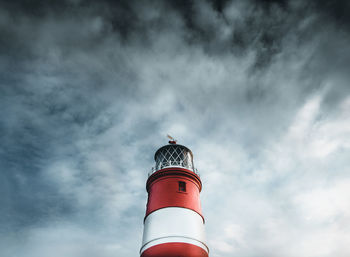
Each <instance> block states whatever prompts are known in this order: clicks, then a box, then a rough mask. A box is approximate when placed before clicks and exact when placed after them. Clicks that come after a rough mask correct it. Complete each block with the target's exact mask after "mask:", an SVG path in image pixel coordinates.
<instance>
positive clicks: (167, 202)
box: [146, 170, 203, 217]
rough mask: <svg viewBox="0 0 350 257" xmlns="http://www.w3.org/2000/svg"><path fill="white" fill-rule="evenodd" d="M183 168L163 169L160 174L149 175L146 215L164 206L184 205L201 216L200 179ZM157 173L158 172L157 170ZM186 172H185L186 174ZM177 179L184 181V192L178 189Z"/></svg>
mask: <svg viewBox="0 0 350 257" xmlns="http://www.w3.org/2000/svg"><path fill="white" fill-rule="evenodd" d="M189 172H190V171H186V170H185V171H184V170H168V171H163V173H162V176H159V174H158V177H156V176H157V174H153V175H152V176H155V178H152V176H151V177H150V179H149V180H148V183H147V190H148V202H147V211H146V217H147V215H149V214H150V213H151V212H153V211H155V210H158V209H161V208H165V207H184V208H188V209H191V210H193V211H195V212H197V213H198V214H200V215H201V216H202V217H203V215H202V210H201V204H200V200H199V193H200V189H201V184H200V180H199V178H198V176H197V175H193V174H194V173H193V172H190V173H192V174H190V176H189V174H188V173H189ZM157 173H158V172H157ZM186 173H187V174H186ZM179 181H184V182H186V192H180V191H179Z"/></svg>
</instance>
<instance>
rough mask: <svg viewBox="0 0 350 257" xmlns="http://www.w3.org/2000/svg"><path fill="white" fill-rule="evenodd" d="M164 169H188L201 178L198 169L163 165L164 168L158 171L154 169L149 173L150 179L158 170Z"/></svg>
mask: <svg viewBox="0 0 350 257" xmlns="http://www.w3.org/2000/svg"><path fill="white" fill-rule="evenodd" d="M164 168H182V169H184V168H185V169H188V170H190V171H192V172H193V173H195V174H196V175H197V176H198V177H200V175H199V172H198V170H197V168H188V167H184V166H179V165H171V164H169V165H162V167H160V168H158V169H156V168H155V167H152V169H151V171H150V172H148V177H150V176H151V175H152V174H153V173H155V172H157V171H158V170H161V169H164Z"/></svg>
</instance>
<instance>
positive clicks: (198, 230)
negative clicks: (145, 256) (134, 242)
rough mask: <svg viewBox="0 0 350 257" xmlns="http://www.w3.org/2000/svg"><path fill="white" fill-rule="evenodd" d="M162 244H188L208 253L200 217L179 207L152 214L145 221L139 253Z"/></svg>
mask: <svg viewBox="0 0 350 257" xmlns="http://www.w3.org/2000/svg"><path fill="white" fill-rule="evenodd" d="M174 240H175V241H174ZM178 240H180V241H178ZM163 242H184V243H187V242H190V243H191V244H194V245H198V246H200V247H202V248H203V249H204V250H205V251H207V252H208V248H207V247H206V245H205V231H204V224H203V219H202V216H200V215H199V214H198V213H197V212H195V211H192V210H190V209H187V208H181V207H167V208H162V209H159V210H156V211H154V212H152V213H151V214H149V215H148V216H147V217H146V219H145V223H144V231H143V240H142V247H141V252H143V251H145V250H146V249H147V248H149V247H151V246H153V245H156V244H161V243H163Z"/></svg>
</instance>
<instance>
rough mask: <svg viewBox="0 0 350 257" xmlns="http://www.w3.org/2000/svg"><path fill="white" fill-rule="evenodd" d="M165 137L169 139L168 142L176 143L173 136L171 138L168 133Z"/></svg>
mask: <svg viewBox="0 0 350 257" xmlns="http://www.w3.org/2000/svg"><path fill="white" fill-rule="evenodd" d="M167 137H168V138H169V139H170V141H169V144H173V145H174V144H176V140H175V138H173V137H172V136H170V135H169V134H168V135H167Z"/></svg>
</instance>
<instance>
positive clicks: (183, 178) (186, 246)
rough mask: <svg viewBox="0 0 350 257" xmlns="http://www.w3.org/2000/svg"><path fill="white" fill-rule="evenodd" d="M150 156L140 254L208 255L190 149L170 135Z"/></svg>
mask: <svg viewBox="0 0 350 257" xmlns="http://www.w3.org/2000/svg"><path fill="white" fill-rule="evenodd" d="M170 138H171V137H170ZM154 160H155V167H154V168H153V169H152V171H151V172H150V173H149V174H148V179H147V183H146V190H147V192H148V201H147V209H146V215H145V218H144V231H143V239H142V246H141V250H140V254H141V257H208V254H209V249H208V247H207V245H206V244H205V232H204V223H205V221H204V216H203V214H202V210H201V203H200V199H199V194H200V192H201V190H202V182H201V179H200V176H199V174H198V172H197V170H196V169H195V168H194V165H193V154H192V152H191V150H190V149H188V148H187V147H186V146H183V145H179V144H177V143H176V141H175V140H174V139H172V138H171V141H169V144H168V145H165V146H163V147H161V148H159V149H158V150H157V151H156V153H155V155H154Z"/></svg>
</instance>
